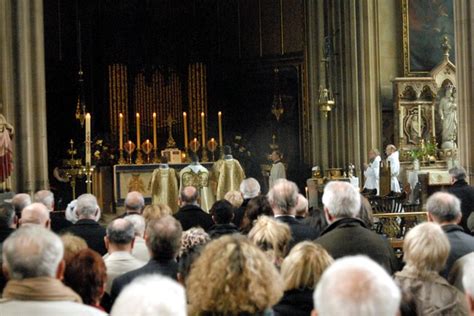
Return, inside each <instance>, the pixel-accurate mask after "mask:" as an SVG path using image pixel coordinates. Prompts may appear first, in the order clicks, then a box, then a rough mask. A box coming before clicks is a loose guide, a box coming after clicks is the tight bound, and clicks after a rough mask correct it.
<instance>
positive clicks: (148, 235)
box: [110, 216, 183, 302]
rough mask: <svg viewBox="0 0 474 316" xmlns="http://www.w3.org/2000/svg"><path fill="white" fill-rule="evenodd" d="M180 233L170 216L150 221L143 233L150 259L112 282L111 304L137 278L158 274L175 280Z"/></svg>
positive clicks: (176, 222) (181, 230)
mask: <svg viewBox="0 0 474 316" xmlns="http://www.w3.org/2000/svg"><path fill="white" fill-rule="evenodd" d="M182 233H183V229H182V228H181V224H180V223H179V222H178V221H177V220H176V219H174V218H173V217H172V216H164V217H162V218H160V219H158V220H152V221H151V222H150V223H149V224H148V226H147V229H146V232H145V240H146V244H147V247H148V250H149V251H150V253H151V259H150V261H149V262H148V263H147V264H146V265H144V266H143V267H141V268H139V269H136V270H133V271H130V272H127V273H125V274H124V275H121V276H119V277H117V278H116V279H115V280H114V281H113V283H112V289H111V291H110V296H111V299H112V302H114V301H115V299H116V298H117V297H118V295H119V294H120V292H121V291H122V289H123V288H124V287H125V286H126V285H128V284H129V283H131V282H132V281H133V280H134V279H135V278H137V277H139V276H142V275H147V274H155V273H158V274H161V275H164V276H167V277H170V278H172V279H174V280H176V279H177V275H178V263H177V262H176V257H177V255H178V253H179V249H180V247H181V235H182Z"/></svg>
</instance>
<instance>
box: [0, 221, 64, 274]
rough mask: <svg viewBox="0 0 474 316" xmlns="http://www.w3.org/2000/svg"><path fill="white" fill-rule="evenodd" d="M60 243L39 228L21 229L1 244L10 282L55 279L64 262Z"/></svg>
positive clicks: (53, 235)
mask: <svg viewBox="0 0 474 316" xmlns="http://www.w3.org/2000/svg"><path fill="white" fill-rule="evenodd" d="M63 253H64V246H63V243H62V241H61V239H60V238H59V237H58V236H57V235H56V234H54V233H52V232H51V231H49V230H47V229H46V228H44V227H41V226H39V225H30V226H25V227H21V228H20V229H18V230H16V231H15V232H14V233H12V234H11V235H10V236H9V237H8V238H7V239H6V240H5V242H4V243H3V260H4V264H5V267H6V270H7V272H8V276H9V278H10V279H13V280H22V279H27V278H36V277H55V276H56V272H57V269H58V266H59V263H60V262H61V260H62V258H63Z"/></svg>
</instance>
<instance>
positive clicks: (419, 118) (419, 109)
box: [418, 104, 422, 138]
mask: <svg viewBox="0 0 474 316" xmlns="http://www.w3.org/2000/svg"><path fill="white" fill-rule="evenodd" d="M421 129H422V125H421V104H418V136H420V138H421V132H422V131H421Z"/></svg>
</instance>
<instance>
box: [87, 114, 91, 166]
mask: <svg viewBox="0 0 474 316" xmlns="http://www.w3.org/2000/svg"><path fill="white" fill-rule="evenodd" d="M90 165H91V115H90V113H87V114H86V166H90Z"/></svg>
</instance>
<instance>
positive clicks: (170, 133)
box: [166, 114, 176, 148]
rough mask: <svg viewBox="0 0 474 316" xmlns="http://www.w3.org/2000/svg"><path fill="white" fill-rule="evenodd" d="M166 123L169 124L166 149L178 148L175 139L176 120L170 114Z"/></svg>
mask: <svg viewBox="0 0 474 316" xmlns="http://www.w3.org/2000/svg"><path fill="white" fill-rule="evenodd" d="M166 123H167V124H168V141H167V142H166V148H176V142H175V141H174V138H173V123H176V120H174V119H173V117H172V116H171V114H168V118H167V119H166Z"/></svg>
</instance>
